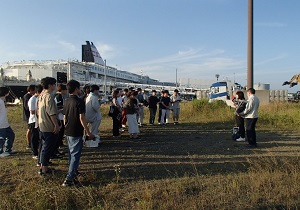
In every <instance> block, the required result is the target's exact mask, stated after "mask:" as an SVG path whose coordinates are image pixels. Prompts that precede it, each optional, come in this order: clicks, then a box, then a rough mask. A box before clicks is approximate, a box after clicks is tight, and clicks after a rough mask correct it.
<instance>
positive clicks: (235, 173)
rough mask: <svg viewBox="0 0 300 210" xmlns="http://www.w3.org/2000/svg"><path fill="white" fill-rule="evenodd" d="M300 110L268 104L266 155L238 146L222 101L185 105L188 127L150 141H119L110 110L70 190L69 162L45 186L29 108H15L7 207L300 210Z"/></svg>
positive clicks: (152, 134) (150, 135) (263, 123)
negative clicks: (33, 150) (33, 148)
mask: <svg viewBox="0 0 300 210" xmlns="http://www.w3.org/2000/svg"><path fill="white" fill-rule="evenodd" d="M299 108H300V105H299V104H289V103H274V104H270V105H268V106H261V107H260V110H259V116H260V117H259V120H258V124H257V137H258V144H259V147H258V148H257V149H252V150H251V149H246V148H244V144H245V143H243V142H234V141H232V140H231V134H230V129H231V128H232V127H233V125H234V118H233V111H234V110H233V109H231V108H229V107H227V106H225V105H224V104H223V103H222V102H216V103H213V104H208V103H207V102H206V101H193V102H188V103H183V104H182V107H181V120H180V122H181V124H179V125H178V126H174V125H168V126H162V127H161V126H157V125H156V126H144V127H142V128H141V135H142V140H141V141H132V140H130V139H129V135H128V133H127V132H125V133H124V135H123V136H122V137H121V138H120V139H112V138H111V135H112V132H111V129H112V120H111V118H109V117H108V116H107V113H108V106H104V107H102V108H101V111H102V114H103V120H102V123H101V126H100V134H101V139H102V140H103V145H102V146H101V147H99V148H84V151H83V155H82V160H81V165H80V172H81V174H82V175H81V176H80V177H79V180H80V181H81V184H82V187H78V188H62V187H61V186H60V185H61V183H62V182H63V180H64V177H65V175H66V172H67V159H66V158H64V159H63V160H59V161H57V160H56V161H55V162H54V166H53V167H54V168H55V169H56V173H55V175H54V176H51V177H49V178H41V177H40V176H39V175H38V174H37V167H36V166H35V161H34V160H33V159H32V158H31V154H30V152H29V151H28V150H26V149H25V147H26V143H25V131H26V124H25V123H23V122H22V121H21V118H22V112H21V111H22V110H21V108H20V107H9V108H8V114H9V121H10V123H11V126H12V128H13V129H14V131H15V133H16V140H15V144H14V148H15V149H17V150H18V154H16V155H13V156H10V157H7V158H1V159H0V167H1V171H0V180H1V183H0V195H2V196H1V199H0V209H172V210H173V209H298V208H300V196H299V195H300V192H299V191H300V175H299V174H300V173H299V172H300V163H299V149H300V142H299V133H298V132H299V129H300V122H299V119H300V118H299V117H300V116H299V115H300V113H299ZM145 111H146V117H145V119H146V121H145V122H147V119H148V117H149V113H148V109H145ZM171 122H172V121H171Z"/></svg>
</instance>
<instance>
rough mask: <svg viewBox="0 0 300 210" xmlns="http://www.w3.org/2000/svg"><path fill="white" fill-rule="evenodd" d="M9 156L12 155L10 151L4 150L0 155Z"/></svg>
mask: <svg viewBox="0 0 300 210" xmlns="http://www.w3.org/2000/svg"><path fill="white" fill-rule="evenodd" d="M7 156H10V153H9V152H2V153H1V154H0V157H7Z"/></svg>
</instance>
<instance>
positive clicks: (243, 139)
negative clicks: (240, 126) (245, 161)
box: [236, 137, 245, 141]
mask: <svg viewBox="0 0 300 210" xmlns="http://www.w3.org/2000/svg"><path fill="white" fill-rule="evenodd" d="M236 141H245V138H242V137H240V138H238V139H236Z"/></svg>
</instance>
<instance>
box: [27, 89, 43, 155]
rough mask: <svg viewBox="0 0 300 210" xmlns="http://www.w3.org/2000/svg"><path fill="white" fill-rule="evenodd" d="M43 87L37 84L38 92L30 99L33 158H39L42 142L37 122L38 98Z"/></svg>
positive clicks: (29, 124) (29, 123)
mask: <svg viewBox="0 0 300 210" xmlns="http://www.w3.org/2000/svg"><path fill="white" fill-rule="evenodd" d="M42 91H43V87H42V85H38V86H36V92H35V94H34V95H33V96H32V97H31V98H30V99H29V101H28V108H29V111H30V116H29V120H28V126H29V128H30V133H31V136H30V145H31V150H32V155H33V156H32V158H33V159H37V158H38V153H39V152H38V150H39V143H40V133H39V129H38V123H37V116H36V114H37V113H36V112H37V107H36V106H37V98H38V97H39V95H40V94H41V93H42Z"/></svg>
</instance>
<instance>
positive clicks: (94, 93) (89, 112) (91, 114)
mask: <svg viewBox="0 0 300 210" xmlns="http://www.w3.org/2000/svg"><path fill="white" fill-rule="evenodd" d="M90 91H91V92H90V94H89V95H88V97H87V98H86V101H85V106H86V114H85V119H86V122H87V123H88V127H89V130H90V132H91V133H92V134H93V135H94V136H98V135H99V130H98V129H99V126H100V124H101V120H102V115H101V112H100V103H99V102H100V101H99V86H98V85H91V88H90Z"/></svg>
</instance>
